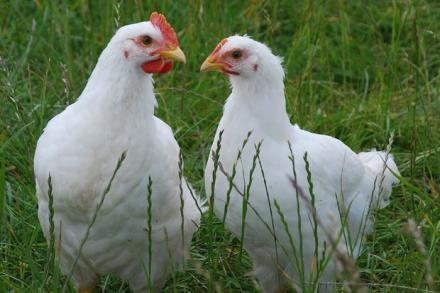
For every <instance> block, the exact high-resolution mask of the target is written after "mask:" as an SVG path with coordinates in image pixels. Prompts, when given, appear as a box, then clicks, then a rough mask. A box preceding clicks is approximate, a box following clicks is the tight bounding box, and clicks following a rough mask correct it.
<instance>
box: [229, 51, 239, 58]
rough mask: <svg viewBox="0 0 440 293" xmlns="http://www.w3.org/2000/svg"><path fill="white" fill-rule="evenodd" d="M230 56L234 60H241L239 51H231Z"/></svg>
mask: <svg viewBox="0 0 440 293" xmlns="http://www.w3.org/2000/svg"><path fill="white" fill-rule="evenodd" d="M231 56H232V58H234V59H240V58H241V51H240V50H235V51H232V53H231Z"/></svg>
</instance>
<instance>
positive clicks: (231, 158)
mask: <svg viewBox="0 0 440 293" xmlns="http://www.w3.org/2000/svg"><path fill="white" fill-rule="evenodd" d="M201 71H220V72H222V73H224V74H225V75H227V76H228V77H229V80H230V83H231V85H232V93H231V94H230V95H229V97H228V99H227V101H226V104H225V106H224V110H223V116H222V118H221V120H220V122H219V125H218V128H217V132H216V134H215V137H214V142H213V144H212V148H211V153H212V154H213V155H212V156H210V158H209V160H208V162H207V165H206V169H205V188H206V193H207V196H208V197H211V196H213V197H214V201H213V202H214V209H215V213H216V215H217V216H218V217H219V218H220V219H224V220H225V225H226V227H227V229H229V230H230V231H231V232H232V233H233V234H235V235H236V236H237V237H238V238H239V239H240V240H242V241H243V242H242V243H243V246H244V248H245V249H246V251H247V252H248V253H249V255H250V257H251V259H252V261H253V265H254V270H253V274H254V276H255V277H256V278H257V279H258V280H259V282H260V285H261V287H262V289H263V291H264V292H280V290H284V289H285V288H288V287H294V288H296V289H297V290H299V291H301V288H311V287H310V281H311V280H312V281H313V280H318V281H319V282H321V283H323V282H329V281H334V280H335V275H336V274H337V273H338V271H339V270H340V266H338V263H337V261H336V260H335V258H332V257H331V255H332V251H333V250H334V248H335V247H337V248H338V251H339V252H344V253H345V252H347V253H348V252H349V253H350V254H351V255H352V256H353V257H354V258H356V257H357V255H358V254H359V250H360V247H361V240H362V236H363V235H365V234H366V233H368V232H370V231H371V229H372V224H373V217H372V215H373V214H374V211H375V210H377V209H380V208H383V207H385V206H386V205H387V204H388V201H389V198H390V195H391V189H392V185H393V184H394V183H397V181H398V180H397V177H398V169H397V166H396V164H395V162H394V159H393V157H392V156H391V155H390V154H388V153H387V152H381V151H370V152H363V153H355V152H353V151H352V150H351V149H350V148H349V147H348V146H346V145H345V144H344V143H342V142H341V141H340V140H338V139H336V138H333V137H330V136H327V135H321V134H316V133H311V132H309V131H306V130H303V129H301V128H300V127H299V126H298V125H292V124H291V123H290V120H289V116H288V114H287V112H286V100H285V96H284V70H283V68H282V65H281V59H280V58H279V57H277V56H275V55H274V54H273V53H272V52H271V50H270V49H269V48H268V47H267V46H266V45H264V44H262V43H259V42H257V41H255V40H253V39H251V38H249V37H246V36H232V37H229V38H226V39H224V40H222V41H221V42H220V43H219V44H218V45H217V47H216V48H215V49H214V51H213V52H212V54H211V55H210V56H209V57H208V58H207V59H206V61H205V62H204V63H203V64H202V66H201ZM218 145H220V148H219V146H218ZM214 172H216V173H215V177H216V181H215V183H214V193H213V194H212V193H211V188H212V186H213V185H212V184H213V182H212V181H213V178H214V176H213V173H214ZM310 183H312V184H313V186H311V184H310ZM312 195H313V196H312ZM243 197H245V199H244V198H243ZM243 205H245V206H246V207H244V206H243ZM313 206H314V207H315V208H316V214H315V213H314V212H313V210H314V209H313ZM343 230H344V231H346V232H345V233H343V234H344V236H341V235H342V231H343ZM329 231H330V232H329ZM331 231H333V232H334V233H332V232H331ZM329 234H333V235H334V236H335V237H334V238H333V237H328V236H329ZM329 238H331V239H329ZM348 242H351V243H348ZM315 289H316V288H315ZM319 290H320V292H325V291H333V290H334V287H333V286H330V287H328V286H325V285H324V284H322V285H321V286H320V288H319Z"/></svg>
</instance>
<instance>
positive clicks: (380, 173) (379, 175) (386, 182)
mask: <svg viewBox="0 0 440 293" xmlns="http://www.w3.org/2000/svg"><path fill="white" fill-rule="evenodd" d="M358 156H359V159H360V160H361V161H362V162H363V163H364V165H365V166H366V167H367V168H368V169H369V170H370V171H371V172H372V173H373V174H374V176H375V178H376V188H377V192H375V194H374V197H375V198H374V203H375V206H376V207H377V208H379V209H381V208H384V207H386V206H387V205H388V204H389V199H390V196H391V190H392V187H393V186H395V185H397V184H398V183H399V179H398V177H400V173H399V169H398V168H397V165H396V163H395V161H394V157H393V155H392V154H389V153H386V152H383V151H376V150H372V151H370V152H363V153H359V154H358ZM396 176H397V177H396Z"/></svg>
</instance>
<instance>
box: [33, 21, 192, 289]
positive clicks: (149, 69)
mask: <svg viewBox="0 0 440 293" xmlns="http://www.w3.org/2000/svg"><path fill="white" fill-rule="evenodd" d="M173 60H178V61H183V62H185V55H184V54H183V52H182V51H181V49H180V48H179V44H178V40H177V36H176V33H175V32H174V30H173V28H172V27H171V26H170V25H169V24H168V23H167V21H166V19H165V17H164V16H163V15H161V14H159V13H153V14H152V15H151V16H150V20H149V21H146V22H140V23H136V24H131V25H127V26H124V27H121V28H120V29H119V30H118V31H117V32H116V34H115V35H114V36H113V38H112V39H111V41H110V42H109V44H108V46H107V47H106V48H105V49H104V51H103V52H102V54H101V56H100V57H99V60H98V63H97V65H96V67H95V69H94V70H93V72H92V74H91V76H90V78H89V81H88V83H87V85H86V87H85V89H84V90H83V92H82V94H81V95H80V97H79V98H78V100H77V101H76V102H75V103H73V104H72V105H70V106H68V107H67V108H66V109H65V110H64V111H63V112H62V113H60V114H58V115H57V116H55V117H54V118H53V119H52V120H51V121H49V123H48V124H47V126H46V128H45V130H44V133H43V134H42V135H41V137H40V139H39V141H38V145H37V149H36V152H35V160H34V169H35V176H36V189H37V196H38V205H39V206H38V216H39V219H40V223H41V226H42V229H43V231H44V235H45V237H46V238H47V239H48V240H49V239H50V237H51V235H50V227H51V225H50V210H49V208H50V207H49V194H48V190H49V183H48V178H49V176H50V177H51V182H52V186H53V190H52V194H53V208H54V217H53V220H54V236H55V241H56V244H55V249H56V251H57V255H58V258H59V265H60V267H61V271H62V273H63V274H66V275H68V276H69V274H70V275H71V279H72V281H73V283H74V286H75V287H76V289H77V290H78V291H79V292H93V291H94V287H95V285H96V283H97V281H98V277H99V276H100V275H107V274H111V275H115V276H118V277H120V278H121V279H124V280H127V281H128V283H129V285H130V288H131V289H132V290H133V291H134V292H145V291H147V290H148V291H151V290H152V291H158V290H159V289H160V288H161V287H162V286H163V285H164V283H165V281H166V279H167V276H168V275H169V273H170V272H171V270H172V269H177V268H179V267H180V266H181V264H182V263H183V257H184V254H185V251H187V250H188V248H189V245H190V241H191V238H192V235H193V233H194V232H195V230H196V225H198V223H199V222H200V212H199V211H198V206H197V204H198V203H196V200H197V199H196V198H195V197H193V195H192V194H191V193H192V190H190V187H189V185H187V183H186V181H185V178H182V179H181V180H180V178H181V175H180V174H179V152H180V151H179V146H178V144H177V142H176V140H175V139H174V137H173V133H172V130H171V129H170V127H169V126H168V125H167V124H165V123H164V122H163V121H162V120H160V119H159V118H157V117H155V116H154V108H155V104H156V99H155V96H154V93H153V90H154V89H153V80H152V77H151V75H152V73H166V72H168V71H170V70H171V69H172V67H173ZM124 152H126V158H125V161H123V162H122V165H121V166H120V169H119V170H118V172H116V174H115V178H114V180H113V182H112V186H111V188H110V191H109V192H108V193H107V194H106V195H105V198H104V202H103V204H102V206H101V208H100V209H99V210H98V213H97V217H96V221H95V222H94V224H93V225H92V226H90V231H89V235H88V237H87V239H86V241H85V244H84V246H83V247H82V250H81V251H80V247H81V243H82V242H83V241H84V239H85V237H86V231H87V229H88V227H89V225H90V223H91V222H92V220H93V217H94V214H95V212H97V206H98V204H99V202H100V201H101V199H102V197H103V194H104V191H105V189H106V187H107V185H108V184H109V181H110V178H111V177H112V175H113V173H114V171H115V168H116V163H117V161H118V158H120V157H121V154H122V153H124ZM149 178H151V182H152V184H151V190H152V192H151V193H149V192H148V183H149ZM149 196H150V200H151V207H150V206H149V205H148V204H147V200H148V197H149ZM182 202H183V205H182ZM148 209H149V210H150V211H151V213H150V214H148V211H147V210H148ZM149 217H150V220H151V221H150V225H149V223H148V219H149ZM149 226H151V229H148V227H149ZM182 229H183V232H184V233H183V235H182V233H181V231H182ZM149 237H151V242H150V240H149ZM150 245H151V246H150ZM150 248H151V253H149V252H148V251H149V250H150ZM149 256H151V258H150V257H149ZM150 264H151V265H150ZM150 267H151V271H149V268H150Z"/></svg>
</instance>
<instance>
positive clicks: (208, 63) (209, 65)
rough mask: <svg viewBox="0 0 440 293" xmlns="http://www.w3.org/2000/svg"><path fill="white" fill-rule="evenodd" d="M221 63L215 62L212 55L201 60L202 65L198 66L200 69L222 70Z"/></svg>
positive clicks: (222, 65)
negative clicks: (203, 60)
mask: <svg viewBox="0 0 440 293" xmlns="http://www.w3.org/2000/svg"><path fill="white" fill-rule="evenodd" d="M224 66H225V65H224V64H223V63H216V62H215V60H214V59H212V57H211V56H210V57H208V58H206V60H205V62H203V64H202V66H201V67H200V71H222V70H223V68H224Z"/></svg>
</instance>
